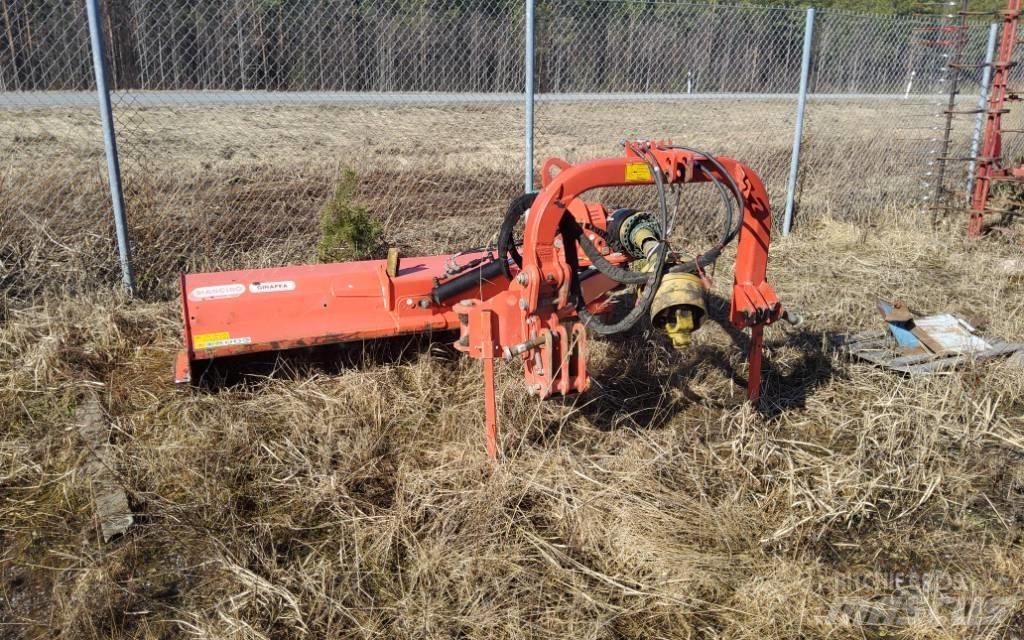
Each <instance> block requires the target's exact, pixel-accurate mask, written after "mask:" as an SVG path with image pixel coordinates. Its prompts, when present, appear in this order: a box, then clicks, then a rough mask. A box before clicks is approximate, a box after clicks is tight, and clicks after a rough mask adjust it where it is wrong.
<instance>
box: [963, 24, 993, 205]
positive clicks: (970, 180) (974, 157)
mask: <svg viewBox="0 0 1024 640" xmlns="http://www.w3.org/2000/svg"><path fill="white" fill-rule="evenodd" d="M998 32H999V25H998V24H997V23H992V24H991V25H989V28H988V48H987V49H985V66H984V67H982V70H981V88H980V89H979V90H978V114H977V115H976V116H974V134H973V135H972V136H971V153H970V157H971V162H970V164H968V165H967V202H970V201H971V194H972V192H973V191H974V169H975V167H977V164H978V147H980V146H981V126H982V123H983V122H984V121H985V103H986V102H988V85H989V82H991V81H992V61H993V60H995V57H996V34H997V33H998Z"/></svg>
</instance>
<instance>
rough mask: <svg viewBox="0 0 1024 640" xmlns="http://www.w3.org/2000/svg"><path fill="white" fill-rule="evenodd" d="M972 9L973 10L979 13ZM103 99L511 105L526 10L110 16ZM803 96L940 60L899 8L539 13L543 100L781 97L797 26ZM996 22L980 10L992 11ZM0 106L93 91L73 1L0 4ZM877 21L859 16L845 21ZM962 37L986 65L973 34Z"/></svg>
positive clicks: (931, 35)
mask: <svg viewBox="0 0 1024 640" xmlns="http://www.w3.org/2000/svg"><path fill="white" fill-rule="evenodd" d="M979 3H980V0H975V1H974V2H972V5H971V9H972V10H981V9H982V8H983V7H982V6H981V5H980V4H979ZM103 4H104V11H103V28H104V31H105V34H106V37H107V40H108V45H107V46H108V57H109V60H110V73H111V79H112V82H113V85H114V87H115V88H118V89H126V90H127V89H133V90H203V89H226V90H269V91H285V90H288V91H328V90H329V91H361V92H370V91H451V92H518V91H522V86H523V20H524V16H523V13H524V9H523V3H522V2H521V1H518V0H516V1H512V0H161V1H160V2H154V1H153V0H106V2H105V3H103ZM805 4H814V6H816V7H823V8H824V10H823V11H820V12H819V18H818V20H817V23H816V29H815V32H816V40H815V72H814V76H813V83H814V84H813V87H812V88H813V90H815V91H819V92H897V91H901V90H902V88H903V87H904V85H905V84H906V83H908V82H909V81H910V80H911V79H913V80H914V82H916V83H918V86H919V87H920V86H922V84H923V83H924V84H926V83H931V82H935V81H936V78H937V74H938V70H939V69H940V68H941V66H942V60H943V59H944V58H943V56H944V55H946V54H948V53H949V49H948V47H944V46H942V45H941V44H937V43H936V40H937V39H938V36H936V33H937V32H935V31H931V30H929V27H928V25H930V24H933V23H934V19H933V18H923V17H920V16H914V15H911V14H913V9H914V6H913V5H912V4H910V3H909V2H907V1H906V0H822V1H820V2H818V1H816V2H813V3H803V2H800V3H763V2H762V3H758V4H757V5H742V4H694V3H682V2H674V1H672V0H660V1H643V0H625V1H620V0H537V8H536V16H537V18H536V25H537V33H536V69H537V76H536V78H537V87H538V90H539V91H540V92H545V93H546V92H555V93H557V92H563V93H564V92H683V91H700V92H709V91H715V92H726V91H742V92H764V93H778V92H792V91H794V90H795V89H796V85H797V77H798V69H799V64H800V49H801V43H802V38H803V23H804V15H803V12H802V11H801V10H800V9H799V7H801V6H803V5H805ZM987 6H991V4H989V5H987ZM0 9H2V11H0V24H2V28H3V33H2V34H0V37H2V39H3V42H2V43H0V91H5V90H6V91H18V90H75V89H87V88H89V87H91V86H92V84H93V82H92V72H91V66H90V59H89V48H88V32H87V28H86V20H85V11H84V5H83V2H82V0H70V1H69V0H0ZM854 11H855V12H872V13H873V14H874V15H859V14H857V13H853V12H854ZM978 22H979V24H978V25H977V26H975V27H972V29H971V30H970V31H969V32H968V33H967V35H966V40H967V42H966V45H965V46H966V49H965V51H966V53H965V60H973V59H974V58H978V57H980V55H981V54H980V49H981V46H982V44H981V43H982V40H983V38H984V36H983V32H984V31H985V28H984V26H983V25H981V24H980V22H981V21H978Z"/></svg>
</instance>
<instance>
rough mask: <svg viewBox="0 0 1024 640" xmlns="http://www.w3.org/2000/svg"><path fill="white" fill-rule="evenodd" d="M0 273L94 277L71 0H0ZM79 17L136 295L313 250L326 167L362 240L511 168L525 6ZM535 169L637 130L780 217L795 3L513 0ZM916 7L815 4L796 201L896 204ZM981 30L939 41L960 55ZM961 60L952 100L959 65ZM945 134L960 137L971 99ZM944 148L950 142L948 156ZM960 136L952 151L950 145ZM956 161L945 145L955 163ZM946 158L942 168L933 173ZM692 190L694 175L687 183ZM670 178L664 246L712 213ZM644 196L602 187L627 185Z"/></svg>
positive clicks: (462, 199)
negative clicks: (116, 169) (376, 225)
mask: <svg viewBox="0 0 1024 640" xmlns="http://www.w3.org/2000/svg"><path fill="white" fill-rule="evenodd" d="M0 5H2V8H3V12H2V13H0V26H2V27H3V31H4V33H3V34H2V36H3V42H2V43H0V111H2V112H3V113H4V116H5V117H4V118H3V119H2V120H0V127H3V128H5V129H6V131H5V134H4V135H3V137H2V138H0V144H2V145H4V148H3V149H2V151H3V159H2V160H0V163H2V164H0V171H2V172H3V173H2V174H0V175H2V179H3V185H2V189H0V214H2V218H0V291H2V292H4V293H6V295H7V296H8V297H10V298H18V299H21V298H31V297H33V296H34V295H36V294H37V293H39V292H40V291H41V290H42V289H51V288H75V289H78V290H88V289H90V288H95V287H97V286H107V285H114V284H115V283H116V282H117V281H118V277H119V276H118V273H117V259H116V249H115V247H114V242H113V232H112V224H111V222H110V213H109V211H110V198H109V195H108V194H107V193H106V180H105V173H104V168H103V162H104V161H103V142H102V136H101V131H100V126H99V118H98V116H97V110H96V97H95V93H94V81H93V75H92V73H93V72H92V68H91V64H90V51H89V45H88V29H87V24H86V20H85V10H84V5H81V4H80V3H79V2H78V0H74V1H71V0H21V1H20V2H14V0H0ZM102 9H103V11H102V16H101V22H102V27H103V31H104V34H103V35H104V37H105V38H106V39H107V52H108V67H109V72H108V75H109V80H110V83H111V86H112V88H113V104H114V120H115V123H116V133H117V137H118V143H119V146H120V159H121V164H122V169H123V183H124V191H125V199H126V204H127V211H128V229H129V234H130V237H131V241H132V252H133V262H134V265H135V272H136V277H137V289H138V291H139V292H140V293H142V294H144V295H147V296H156V297H169V296H173V295H175V293H176V287H177V274H178V273H179V272H181V271H186V270H188V271H194V270H209V269H232V268H250V267H259V266H268V265H272V264H283V263H297V262H308V261H313V260H316V259H317V251H316V246H317V241H318V239H319V237H320V216H319V212H320V211H321V209H322V208H323V207H324V206H325V205H326V204H327V203H329V202H330V201H331V199H332V196H333V194H334V190H335V189H336V187H337V186H338V185H339V183H340V182H342V176H343V175H344V174H345V172H346V171H352V172H354V173H355V174H356V176H358V199H359V200H360V201H361V202H363V203H365V205H366V207H367V209H368V210H369V211H370V212H371V214H372V215H373V216H375V217H376V218H377V219H378V220H379V221H380V222H381V225H382V227H383V229H384V230H385V231H384V238H383V239H382V241H381V247H379V248H380V249H382V250H383V249H384V248H385V247H386V246H388V245H390V246H398V247H400V248H401V249H402V251H403V252H404V253H407V254H412V253H420V252H437V251H452V250H459V249H463V248H467V247H470V246H480V245H484V244H487V243H488V242H489V241H491V239H492V238H493V236H494V234H495V230H496V229H497V227H498V224H499V221H500V219H501V217H502V214H503V212H504V208H505V206H506V204H507V202H508V200H509V199H510V198H511V197H513V196H514V195H516V194H517V193H518V192H521V191H522V188H523V186H522V185H523V172H524V153H525V144H524V133H525V132H524V117H525V109H524V104H525V102H524V96H523V87H524V84H525V71H524V70H525V65H524V57H525V54H526V51H525V44H524V43H525V38H524V32H525V26H526V25H525V11H524V3H523V2H520V1H518V0H516V1H494V0H387V1H380V2H363V1H360V0H211V1H208V2H202V3H194V2H183V1H175V0H169V1H168V2H160V3H154V2H147V1H146V0H106V2H105V4H103V6H102ZM535 15H536V25H535V33H536V36H535V48H534V56H535V76H534V77H535V84H536V90H537V95H536V98H535V103H536V118H535V129H534V136H535V140H536V151H537V153H536V164H537V165H538V166H539V164H540V162H541V161H543V159H544V158H546V157H548V156H552V155H555V156H561V157H564V158H566V159H569V160H581V159H586V158H589V157H594V156H598V155H606V154H609V153H613V154H614V153H620V152H621V150H620V147H619V142H620V141H621V140H622V139H624V138H638V137H643V138H648V137H650V138H656V139H672V140H673V141H675V142H677V143H681V144H685V145H688V146H692V147H695V148H698V149H705V150H707V151H709V152H712V153H716V154H724V155H730V156H733V157H736V158H738V159H741V160H743V161H744V162H746V163H747V164H749V165H750V166H752V167H754V168H755V169H756V170H757V171H758V172H759V173H760V174H761V175H762V177H763V178H764V180H765V182H766V185H767V186H768V189H769V192H770V194H771V197H772V204H773V206H774V208H775V210H776V212H777V216H776V217H777V219H781V213H782V210H783V208H784V202H785V198H786V187H787V185H786V179H787V175H788V171H789V163H790V154H791V149H792V141H793V129H794V124H795V119H796V105H797V91H798V87H799V84H800V72H801V49H802V46H803V39H804V19H805V12H804V11H803V10H798V9H788V8H766V7H754V6H727V5H694V4H685V3H681V2H674V1H669V0H665V1H654V2H652V1H648V0H644V1H640V0H537V3H536V13H535ZM934 24H936V22H935V21H934V20H930V19H922V18H908V17H892V16H875V15H860V14H852V13H845V12H839V11H831V10H830V11H821V12H818V15H817V19H816V20H815V27H814V33H815V36H814V41H813V56H812V60H813V66H812V69H811V75H810V91H811V95H810V98H809V102H808V106H807V114H806V125H805V129H804V136H803V139H804V150H803V155H802V162H801V169H800V180H799V182H798V190H797V193H796V196H797V202H798V205H799V210H798V214H797V217H798V220H807V219H810V218H812V217H815V216H820V215H832V216H835V217H839V218H845V219H853V220H857V221H862V222H864V223H865V224H870V222H871V221H872V220H873V219H876V218H877V217H878V216H879V215H881V214H882V213H886V212H888V211H889V210H894V211H901V210H909V209H911V208H914V207H919V206H920V198H921V196H922V195H923V194H924V193H925V192H926V188H925V186H922V185H924V184H925V183H926V182H927V178H926V174H927V173H928V170H929V169H928V163H929V162H930V161H931V158H932V152H933V150H934V141H933V139H934V137H935V136H934V133H935V131H934V129H933V127H934V126H935V125H936V124H938V123H939V120H938V118H937V116H938V114H939V113H940V112H941V109H942V106H940V105H941V103H942V102H943V100H944V99H943V93H944V92H945V91H946V89H945V86H944V83H943V69H944V68H945V66H946V65H947V64H948V59H946V58H945V57H944V56H946V55H947V52H946V51H944V50H943V49H942V48H939V47H933V46H929V45H928V44H927V43H926V42H927V37H926V36H925V35H923V34H924V33H926V32H927V31H928V29H929V28H930V27H932V26H933V25H934ZM986 33H987V25H985V24H978V25H972V26H971V27H970V29H969V30H968V34H967V40H968V42H967V44H966V45H965V49H964V54H963V59H964V60H965V61H972V62H973V61H979V62H980V60H981V59H982V58H983V55H984V53H983V49H984V41H985V38H986ZM979 73H980V72H975V71H974V70H971V71H967V72H965V73H964V77H963V81H962V82H961V92H962V95H961V102H962V103H964V104H965V105H974V104H975V103H976V100H977V86H978V79H977V77H978V75H979ZM956 123H957V128H956V130H955V131H954V134H953V139H954V141H955V144H956V145H959V146H958V147H957V148H958V149H959V147H963V149H964V150H966V149H967V147H968V145H969V139H970V129H971V126H972V124H973V119H972V118H969V117H965V118H958V119H957V120H956ZM958 153H959V151H958ZM961 155H964V154H961ZM965 166H966V165H961V166H960V168H961V170H962V169H964V168H965ZM958 179H959V177H957V176H953V177H951V178H950V180H951V181H955V180H958ZM704 187H707V185H704ZM704 187H693V188H692V189H687V190H686V191H685V192H684V193H683V194H682V195H683V204H682V206H681V208H680V217H679V220H678V221H677V222H678V230H679V231H678V233H679V234H680V235H682V236H683V238H682V239H680V240H679V241H680V242H691V241H692V242H693V243H694V248H697V245H699V244H700V243H701V242H702V240H703V238H704V236H707V235H713V233H714V230H715V229H717V228H719V227H720V225H721V220H720V219H719V218H718V216H720V215H721V214H720V213H719V212H718V210H717V207H716V200H715V196H714V194H713V193H712V191H711V189H710V188H704ZM649 196H650V194H649V193H644V192H643V191H642V190H640V191H639V192H632V193H626V192H625V191H622V192H614V193H607V194H601V197H603V198H607V199H608V201H609V203H610V204H618V205H623V206H629V205H634V204H643V200H644V199H646V198H648V197H649Z"/></svg>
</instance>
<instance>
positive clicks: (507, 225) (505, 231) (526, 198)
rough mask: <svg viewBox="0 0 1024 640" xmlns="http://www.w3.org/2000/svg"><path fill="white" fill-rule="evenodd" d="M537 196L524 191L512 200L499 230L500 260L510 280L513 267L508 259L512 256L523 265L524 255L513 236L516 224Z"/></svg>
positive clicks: (520, 265)
mask: <svg viewBox="0 0 1024 640" xmlns="http://www.w3.org/2000/svg"><path fill="white" fill-rule="evenodd" d="M536 198H537V194H536V193H524V194H523V195H521V196H519V197H518V198H516V199H515V200H513V201H512V202H510V203H509V205H508V210H507V211H506V212H505V219H504V220H502V221H501V228H500V229H499V230H498V262H500V263H501V264H502V268H503V270H504V273H505V277H507V278H508V279H509V280H511V279H512V269H511V268H510V267H509V264H508V259H509V258H512V260H513V261H514V262H515V263H516V264H517V265H518V266H519V267H522V266H523V256H522V255H520V253H519V248H518V247H516V241H515V238H514V237H513V234H514V233H515V230H516V224H518V223H519V220H520V219H521V218H522V217H523V215H525V214H526V212H527V210H529V208H530V207H532V206H533V201H534V200H535V199H536Z"/></svg>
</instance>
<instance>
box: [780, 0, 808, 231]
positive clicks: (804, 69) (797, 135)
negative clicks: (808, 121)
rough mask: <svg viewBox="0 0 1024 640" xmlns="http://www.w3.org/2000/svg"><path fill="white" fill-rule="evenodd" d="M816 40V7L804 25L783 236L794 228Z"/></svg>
mask: <svg viewBox="0 0 1024 640" xmlns="http://www.w3.org/2000/svg"><path fill="white" fill-rule="evenodd" d="M813 39H814V7H811V8H809V9H808V10H807V20H806V22H805V23H804V55H803V59H802V60H801V62H800V94H799V96H798V97H797V101H796V129H795V130H794V131H793V153H792V155H791V156H790V159H789V185H788V188H787V189H786V217H785V219H784V220H783V222H782V235H784V236H787V235H789V231H790V229H792V228H793V200H794V198H796V178H797V174H798V173H799V172H800V141H801V140H802V139H803V135H804V110H805V109H806V108H807V79H808V77H809V76H810V74H811V41H812V40H813Z"/></svg>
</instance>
